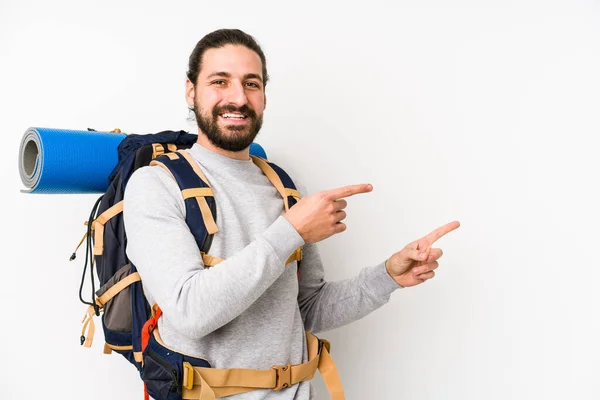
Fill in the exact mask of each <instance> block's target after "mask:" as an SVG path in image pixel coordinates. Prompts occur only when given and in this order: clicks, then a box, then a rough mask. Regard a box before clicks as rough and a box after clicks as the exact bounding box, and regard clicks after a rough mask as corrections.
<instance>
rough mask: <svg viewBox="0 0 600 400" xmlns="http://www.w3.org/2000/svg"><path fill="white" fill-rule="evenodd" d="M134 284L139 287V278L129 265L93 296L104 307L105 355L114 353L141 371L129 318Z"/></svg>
mask: <svg viewBox="0 0 600 400" xmlns="http://www.w3.org/2000/svg"><path fill="white" fill-rule="evenodd" d="M136 285H141V283H140V281H139V275H138V274H137V272H136V271H135V268H133V267H132V265H131V264H130V263H128V264H125V265H123V266H122V267H121V268H120V269H119V270H117V272H115V274H114V275H113V276H112V277H111V278H110V279H109V280H108V281H107V282H106V283H105V284H104V285H102V287H101V288H100V289H99V290H98V291H97V292H96V295H97V296H98V300H97V301H98V302H99V304H101V305H102V307H103V315H102V327H103V330H104V340H105V341H106V346H105V348H106V350H105V352H108V353H110V352H111V351H115V352H117V353H119V354H121V355H123V356H124V357H125V358H127V360H128V361H130V362H131V363H132V364H134V365H135V366H136V367H137V368H138V369H139V368H141V352H140V353H139V356H138V357H136V356H135V354H134V351H136V350H134V346H133V338H134V337H135V336H136V335H133V331H132V330H133V326H134V325H135V324H134V323H133V322H134V321H133V318H132V310H133V306H134V304H132V301H133V297H134V296H133V295H132V294H133V292H132V291H133V290H134V289H135V287H136ZM143 317H145V316H143ZM142 319H143V318H142ZM142 323H143V321H142ZM137 351H139V350H137ZM136 358H137V360H136Z"/></svg>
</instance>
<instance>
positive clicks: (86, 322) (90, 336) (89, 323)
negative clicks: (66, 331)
mask: <svg viewBox="0 0 600 400" xmlns="http://www.w3.org/2000/svg"><path fill="white" fill-rule="evenodd" d="M95 315H96V312H95V311H94V307H93V306H89V307H88V308H87V311H86V312H85V315H84V316H83V320H82V321H81V322H82V323H83V328H82V329H81V336H86V339H85V342H84V343H83V347H92V342H93V341H94V332H95V331H96V327H95V325H94V316H95ZM85 328H88V331H87V335H86V334H85Z"/></svg>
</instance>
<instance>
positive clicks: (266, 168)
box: [250, 155, 289, 211]
mask: <svg viewBox="0 0 600 400" xmlns="http://www.w3.org/2000/svg"><path fill="white" fill-rule="evenodd" d="M250 157H251V158H252V161H254V164H256V165H257V166H258V168H260V169H261V170H262V172H263V174H265V175H266V176H267V178H269V180H270V181H271V183H272V184H273V186H275V188H276V189H277V191H278V192H279V194H280V195H281V197H282V198H283V205H284V207H285V211H288V210H289V206H288V202H287V192H286V188H285V187H284V186H283V182H281V179H280V178H279V175H277V172H275V170H274V169H273V168H271V166H270V165H269V163H267V162H266V161H265V160H263V159H262V158H260V157H256V156H252V155H251V156H250Z"/></svg>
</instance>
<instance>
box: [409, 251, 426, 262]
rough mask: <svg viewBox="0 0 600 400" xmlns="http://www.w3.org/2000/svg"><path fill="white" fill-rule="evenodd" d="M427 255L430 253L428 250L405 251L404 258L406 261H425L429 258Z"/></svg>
mask: <svg viewBox="0 0 600 400" xmlns="http://www.w3.org/2000/svg"><path fill="white" fill-rule="evenodd" d="M427 253H429V251H428V250H426V251H420V250H417V249H405V251H404V254H403V256H404V258H405V259H406V260H415V261H425V260H427V257H428V256H429V254H427Z"/></svg>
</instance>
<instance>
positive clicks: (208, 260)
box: [200, 252, 225, 267]
mask: <svg viewBox="0 0 600 400" xmlns="http://www.w3.org/2000/svg"><path fill="white" fill-rule="evenodd" d="M200 255H201V256H202V261H203V262H204V266H205V267H214V266H215V265H217V264H219V263H222V262H223V261H225V260H224V259H222V258H219V257H214V256H209V255H208V254H206V253H204V252H200Z"/></svg>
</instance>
